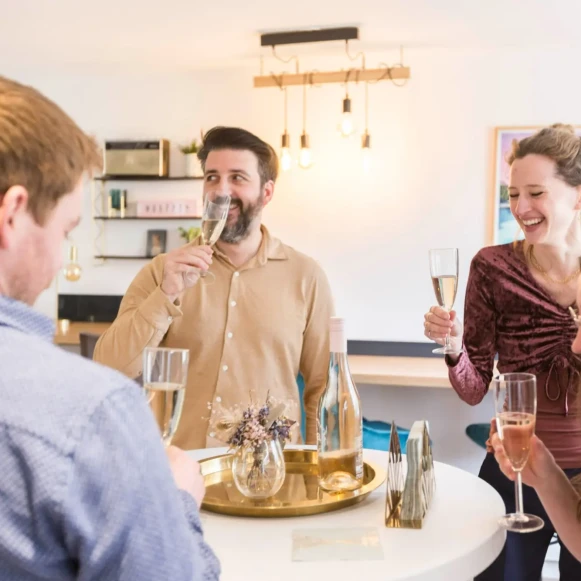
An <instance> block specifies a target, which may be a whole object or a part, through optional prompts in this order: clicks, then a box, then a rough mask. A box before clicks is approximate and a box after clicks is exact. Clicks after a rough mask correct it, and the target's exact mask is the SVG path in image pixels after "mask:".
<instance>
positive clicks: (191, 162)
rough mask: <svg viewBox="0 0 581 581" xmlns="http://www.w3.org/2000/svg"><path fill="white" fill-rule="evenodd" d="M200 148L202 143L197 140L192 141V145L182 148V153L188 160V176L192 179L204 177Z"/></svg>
mask: <svg viewBox="0 0 581 581" xmlns="http://www.w3.org/2000/svg"><path fill="white" fill-rule="evenodd" d="M200 147H201V145H200V142H199V141H198V140H197V139H192V141H191V143H188V144H187V145H182V146H181V147H180V151H181V152H182V153H183V154H184V156H185V158H186V176H188V177H190V178H200V177H202V176H203V175H204V172H203V170H202V163H201V162H200V160H199V159H198V151H200Z"/></svg>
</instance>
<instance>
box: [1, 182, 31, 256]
mask: <svg viewBox="0 0 581 581" xmlns="http://www.w3.org/2000/svg"><path fill="white" fill-rule="evenodd" d="M27 207H28V191H27V190H26V188H24V187H23V186H11V187H10V188H9V189H8V191H7V192H6V193H5V194H4V195H3V196H1V197H0V248H8V247H9V246H11V241H12V240H13V239H14V233H15V228H16V220H17V218H18V217H19V216H20V215H22V214H23V212H26V211H27Z"/></svg>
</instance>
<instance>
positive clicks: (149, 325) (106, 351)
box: [93, 256, 182, 378]
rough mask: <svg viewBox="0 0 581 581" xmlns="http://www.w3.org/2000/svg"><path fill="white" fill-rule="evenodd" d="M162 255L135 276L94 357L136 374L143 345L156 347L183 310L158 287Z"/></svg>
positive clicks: (99, 342) (96, 359)
mask: <svg viewBox="0 0 581 581" xmlns="http://www.w3.org/2000/svg"><path fill="white" fill-rule="evenodd" d="M163 260H164V256H159V257H156V258H154V259H153V260H152V261H151V263H149V264H148V265H147V266H145V267H144V268H143V269H142V270H141V271H140V272H139V273H138V275H137V276H136V277H135V279H134V280H133V282H132V283H131V285H130V286H129V289H128V290H127V293H126V294H125V296H124V297H123V300H122V301H121V305H120V307H119V313H118V315H117V318H116V319H115V321H114V322H113V324H112V325H111V326H110V327H109V329H107V331H105V333H103V334H102V335H101V337H99V340H98V341H97V344H96V345H95V351H94V354H93V359H94V360H95V361H98V362H99V363H102V364H103V365H106V366H107V367H112V368H113V369H117V370H118V371H120V372H121V373H124V374H125V375H127V376H128V377H131V378H135V377H137V376H138V375H139V374H140V372H141V368H142V355H143V351H144V349H145V348H146V347H157V346H158V345H159V344H160V343H161V341H162V340H163V338H164V337H165V335H166V333H167V330H168V329H169V326H170V325H171V323H172V321H173V319H174V318H177V317H181V316H182V311H181V309H180V308H179V306H177V305H176V304H174V303H172V302H171V301H170V300H169V299H168V297H167V296H166V295H165V294H164V292H163V291H162V290H161V287H160V285H161V276H162V273H163Z"/></svg>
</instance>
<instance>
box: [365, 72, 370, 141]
mask: <svg viewBox="0 0 581 581" xmlns="http://www.w3.org/2000/svg"><path fill="white" fill-rule="evenodd" d="M368 130H369V83H368V82H366V83H365V134H367V133H368Z"/></svg>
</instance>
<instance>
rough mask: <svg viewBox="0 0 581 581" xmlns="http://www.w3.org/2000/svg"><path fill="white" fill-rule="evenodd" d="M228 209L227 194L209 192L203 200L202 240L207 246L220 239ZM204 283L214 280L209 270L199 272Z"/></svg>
mask: <svg viewBox="0 0 581 581" xmlns="http://www.w3.org/2000/svg"><path fill="white" fill-rule="evenodd" d="M229 209H230V196H229V195H228V194H217V193H212V192H209V193H208V194H206V198H205V200H204V211H203V213H202V234H201V236H202V242H203V243H204V244H206V245H207V246H214V244H216V242H218V240H219V239H220V234H222V230H224V226H226V221H227V220H228V210H229ZM200 277H201V278H202V279H203V282H204V283H205V284H211V283H213V282H214V281H215V280H216V277H215V276H214V274H213V273H212V272H210V271H207V272H203V273H201V274H200Z"/></svg>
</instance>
